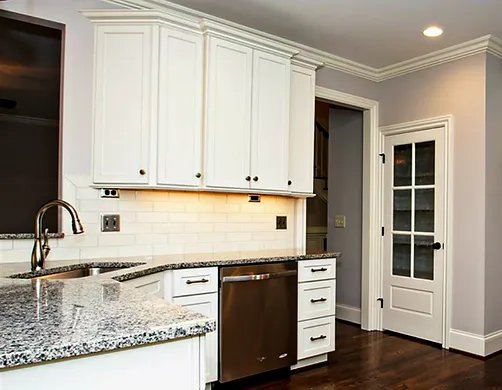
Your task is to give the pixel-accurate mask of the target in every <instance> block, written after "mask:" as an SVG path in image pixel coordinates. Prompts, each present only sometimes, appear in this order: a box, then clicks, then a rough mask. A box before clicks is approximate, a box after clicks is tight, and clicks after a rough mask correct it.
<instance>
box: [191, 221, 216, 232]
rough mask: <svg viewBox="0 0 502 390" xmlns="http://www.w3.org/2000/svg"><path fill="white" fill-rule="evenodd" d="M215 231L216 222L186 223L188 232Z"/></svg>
mask: <svg viewBox="0 0 502 390" xmlns="http://www.w3.org/2000/svg"><path fill="white" fill-rule="evenodd" d="M212 231H214V224H212V223H207V222H205V223H202V222H196V223H186V224H185V232H186V233H210V232H212Z"/></svg>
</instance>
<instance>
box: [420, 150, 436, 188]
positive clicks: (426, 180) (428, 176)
mask: <svg viewBox="0 0 502 390" xmlns="http://www.w3.org/2000/svg"><path fill="white" fill-rule="evenodd" d="M435 154H436V145H435V142H434V141H428V142H420V143H417V144H415V185H417V186H420V185H427V184H434V171H435V166H434V164H435V161H434V160H435Z"/></svg>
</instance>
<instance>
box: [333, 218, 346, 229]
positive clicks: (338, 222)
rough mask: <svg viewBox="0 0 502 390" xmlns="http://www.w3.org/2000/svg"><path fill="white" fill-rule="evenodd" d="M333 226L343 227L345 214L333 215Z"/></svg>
mask: <svg viewBox="0 0 502 390" xmlns="http://www.w3.org/2000/svg"><path fill="white" fill-rule="evenodd" d="M335 227H336V228H344V227H345V215H335Z"/></svg>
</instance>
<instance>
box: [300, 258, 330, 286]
mask: <svg viewBox="0 0 502 390" xmlns="http://www.w3.org/2000/svg"><path fill="white" fill-rule="evenodd" d="M335 264H336V259H317V260H302V261H299V262H298V282H311V281H314V280H325V279H334V278H335V277H336V268H335Z"/></svg>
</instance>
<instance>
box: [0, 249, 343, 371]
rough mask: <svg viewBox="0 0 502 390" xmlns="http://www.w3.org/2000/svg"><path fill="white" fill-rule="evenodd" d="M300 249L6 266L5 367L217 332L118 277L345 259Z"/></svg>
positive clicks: (1, 285)
mask: <svg viewBox="0 0 502 390" xmlns="http://www.w3.org/2000/svg"><path fill="white" fill-rule="evenodd" d="M339 256H340V253H338V252H331V253H314V254H303V253H301V252H299V251H295V250H276V251H253V252H224V253H211V254H190V255H165V256H146V257H124V258H113V259H98V260H87V261H84V260H82V261H80V262H79V261H53V262H51V261H49V262H47V264H46V269H45V270H43V271H42V272H38V273H31V272H29V263H28V262H23V263H7V264H0V369H2V368H8V367H16V366H21V365H25V364H31V363H37V362H44V361H50V360H55V359H62V358H66V357H73V356H79V355H86V354H90V353H94V352H103V351H112V350H116V349H120V348H126V347H131V346H136V345H144V344H150V343H156V342H161V341H167V340H173V339H176V338H182V337H190V336H197V335H200V334H204V333H207V332H211V331H214V330H215V328H216V324H215V321H214V320H213V319H209V318H207V317H204V316H202V315H200V314H197V313H195V312H193V311H190V310H187V309H184V308H182V307H180V306H178V305H175V304H172V303H169V302H167V301H164V300H162V299H159V298H153V297H145V296H144V295H143V294H141V293H139V292H137V291H135V290H134V289H132V288H130V287H128V286H126V285H122V284H120V283H117V282H123V281H127V280H131V279H135V278H138V277H142V276H146V275H150V274H154V273H157V272H162V271H166V270H173V269H185V268H198V267H215V266H218V267H219V266H230V265H247V264H249V265H251V264H258V263H274V262H284V261H301V260H313V259H323V258H334V257H339ZM110 264H112V265H113V266H114V267H128V268H119V269H117V270H116V271H113V272H108V273H104V274H101V275H98V276H90V277H86V278H81V279H67V280H38V281H35V280H33V281H32V280H22V279H20V278H23V277H24V278H26V277H33V276H36V275H43V274H50V273H55V272H61V271H68V270H72V269H76V268H82V267H83V266H84V265H85V266H107V265H108V266H109V265H110ZM2 278H4V279H2Z"/></svg>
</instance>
